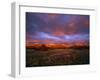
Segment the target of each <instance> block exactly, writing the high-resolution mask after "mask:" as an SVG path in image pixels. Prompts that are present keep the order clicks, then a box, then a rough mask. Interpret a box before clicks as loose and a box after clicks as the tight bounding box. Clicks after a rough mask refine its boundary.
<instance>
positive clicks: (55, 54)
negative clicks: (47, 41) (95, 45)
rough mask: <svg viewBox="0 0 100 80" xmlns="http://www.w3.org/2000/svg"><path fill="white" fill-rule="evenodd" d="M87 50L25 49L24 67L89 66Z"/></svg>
mask: <svg viewBox="0 0 100 80" xmlns="http://www.w3.org/2000/svg"><path fill="white" fill-rule="evenodd" d="M89 62H90V61H89V48H84V47H83V48H65V49H46V50H36V49H32V48H26V67H36V66H57V65H80V64H89Z"/></svg>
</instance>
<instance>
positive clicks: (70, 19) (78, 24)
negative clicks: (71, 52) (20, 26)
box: [26, 12, 89, 45]
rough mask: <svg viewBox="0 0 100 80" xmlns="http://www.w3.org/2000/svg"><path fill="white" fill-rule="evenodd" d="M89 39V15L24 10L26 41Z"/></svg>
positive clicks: (44, 42)
mask: <svg viewBox="0 0 100 80" xmlns="http://www.w3.org/2000/svg"><path fill="white" fill-rule="evenodd" d="M79 41H85V42H88V41H89V15H79V14H77V15H76V14H58V13H34V12H26V43H27V45H29V44H34V43H41V44H47V43H64V42H67V43H71V42H79Z"/></svg>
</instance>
